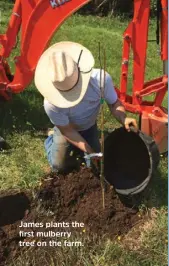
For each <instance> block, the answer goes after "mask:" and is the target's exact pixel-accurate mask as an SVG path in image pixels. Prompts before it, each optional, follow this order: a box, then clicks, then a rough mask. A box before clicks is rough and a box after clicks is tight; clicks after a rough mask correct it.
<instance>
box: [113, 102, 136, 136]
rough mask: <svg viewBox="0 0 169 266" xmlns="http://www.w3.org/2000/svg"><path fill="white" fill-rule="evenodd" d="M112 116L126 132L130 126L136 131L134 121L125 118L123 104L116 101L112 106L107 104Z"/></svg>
mask: <svg viewBox="0 0 169 266" xmlns="http://www.w3.org/2000/svg"><path fill="white" fill-rule="evenodd" d="M108 106H109V109H110V111H111V113H112V115H113V116H114V117H115V118H116V119H117V120H118V121H119V122H120V123H121V124H122V125H123V126H125V128H126V130H127V131H130V125H132V126H134V127H135V129H136V130H137V129H138V128H137V122H136V119H134V118H130V117H127V115H126V112H125V108H124V106H123V104H122V103H121V102H120V100H119V99H118V100H117V101H116V102H115V103H114V104H108Z"/></svg>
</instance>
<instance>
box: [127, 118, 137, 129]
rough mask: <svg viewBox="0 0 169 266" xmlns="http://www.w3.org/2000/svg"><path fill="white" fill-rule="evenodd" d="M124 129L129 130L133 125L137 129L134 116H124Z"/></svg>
mask: <svg viewBox="0 0 169 266" xmlns="http://www.w3.org/2000/svg"><path fill="white" fill-rule="evenodd" d="M124 126H125V129H126V130H127V131H128V132H129V131H130V126H133V127H134V128H135V130H136V131H138V126H137V121H136V119H134V118H130V117H126V118H125V120H124Z"/></svg>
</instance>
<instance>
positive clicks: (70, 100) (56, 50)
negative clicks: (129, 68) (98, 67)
mask: <svg viewBox="0 0 169 266" xmlns="http://www.w3.org/2000/svg"><path fill="white" fill-rule="evenodd" d="M93 66H94V58H93V56H92V54H91V52H90V51H89V50H88V49H87V48H85V47H84V46H82V45H81V44H78V43H74V42H59V43H56V44H54V45H52V46H51V47H50V48H48V49H47V50H46V51H45V52H44V53H43V54H42V56H41V57H40V59H39V62H38V64H37V67H36V70H35V85H36V87H37V89H38V90H39V92H40V93H41V94H42V95H43V96H44V98H46V99H47V100H48V101H49V102H50V103H52V104H53V105H55V106H57V107H60V108H69V107H72V106H75V105H76V104H78V103H79V102H80V101H81V100H82V99H83V97H84V95H85V93H86V90H87V87H88V83H89V80H90V75H91V71H92V68H93Z"/></svg>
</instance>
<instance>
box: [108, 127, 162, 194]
mask: <svg viewBox="0 0 169 266" xmlns="http://www.w3.org/2000/svg"><path fill="white" fill-rule="evenodd" d="M159 160H160V154H159V151H158V147H157V145H156V143H155V141H154V140H153V139H152V138H151V137H150V136H147V135H145V134H143V133H142V132H141V131H138V132H134V130H131V131H130V132H127V131H126V130H125V128H123V127H121V128H118V129H116V130H114V131H113V132H112V133H111V134H110V135H109V136H108V137H107V138H106V139H105V152H104V166H105V167H104V171H105V179H106V180H107V181H108V182H109V183H110V184H111V185H112V186H113V187H114V189H115V190H116V191H117V193H119V194H121V195H135V194H138V193H140V192H142V191H143V190H144V189H145V188H146V187H147V185H148V184H149V182H150V180H151V178H152V176H153V172H154V170H155V169H156V168H157V166H158V163H159Z"/></svg>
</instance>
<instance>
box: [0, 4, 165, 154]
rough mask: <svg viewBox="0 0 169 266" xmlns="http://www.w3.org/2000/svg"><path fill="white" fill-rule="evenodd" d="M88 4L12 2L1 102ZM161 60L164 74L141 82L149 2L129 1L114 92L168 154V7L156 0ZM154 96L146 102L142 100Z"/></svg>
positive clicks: (0, 38) (1, 64) (1, 39)
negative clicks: (11, 62)
mask: <svg viewBox="0 0 169 266" xmlns="http://www.w3.org/2000/svg"><path fill="white" fill-rule="evenodd" d="M89 1H90V0H27V1H25V0H16V1H15V5H14V8H13V11H12V14H11V18H10V20H9V24H8V29H7V31H6V34H4V35H0V44H1V48H0V96H2V97H3V98H5V99H6V100H8V99H10V98H11V96H12V94H16V93H20V92H21V91H23V90H24V89H25V88H26V87H27V86H28V85H29V83H30V82H31V81H32V79H33V76H34V71H35V68H36V65H37V62H38V60H39V58H40V56H41V55H42V53H43V51H44V50H45V49H46V47H47V46H48V43H49V41H50V40H51V38H52V36H53V34H54V33H55V32H56V31H57V30H58V28H59V27H60V25H61V24H62V23H63V22H64V21H65V20H66V19H67V18H68V17H69V16H70V15H72V14H73V13H74V12H75V11H77V10H78V9H80V8H81V7H82V6H83V5H85V4H87V3H88V2H89ZM158 4H159V9H158V10H159V13H158V14H159V16H158V17H159V29H160V47H161V60H162V62H163V65H164V74H163V75H162V76H161V77H157V78H156V79H154V80H150V81H148V82H145V67H146V52H147V42H148V28H149V18H150V0H134V14H133V19H132V21H131V22H130V23H129V25H128V27H127V29H126V30H125V32H124V34H123V38H124V44H123V53H122V67H121V80H120V86H119V89H118V88H117V93H118V96H119V98H120V99H121V101H122V102H123V103H124V105H125V107H126V109H127V110H128V111H129V112H132V113H136V114H139V116H140V128H141V130H142V131H143V132H145V133H147V134H148V135H151V136H153V138H154V139H155V141H156V142H157V144H158V146H159V149H160V152H165V151H166V150H167V135H168V127H167V125H168V116H167V111H166V109H165V108H164V107H162V102H163V99H164V97H165V94H166V91H167V82H168V76H167V70H166V69H167V62H168V51H167V48H168V2H167V0H159V1H158ZM19 33H20V53H19V54H18V56H16V57H15V58H14V62H15V71H14V73H11V71H10V67H9V65H8V62H7V60H8V57H9V56H10V54H11V51H12V49H13V48H14V47H15V45H16V42H17V38H18V35H19ZM131 50H132V52H133V82H132V94H130V93H128V85H127V84H128V82H127V81H128V69H129V57H130V51H131ZM152 94H155V99H154V100H152V101H148V100H146V99H145V96H147V95H152Z"/></svg>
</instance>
